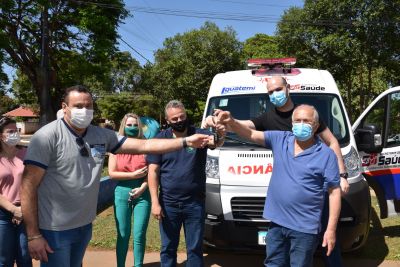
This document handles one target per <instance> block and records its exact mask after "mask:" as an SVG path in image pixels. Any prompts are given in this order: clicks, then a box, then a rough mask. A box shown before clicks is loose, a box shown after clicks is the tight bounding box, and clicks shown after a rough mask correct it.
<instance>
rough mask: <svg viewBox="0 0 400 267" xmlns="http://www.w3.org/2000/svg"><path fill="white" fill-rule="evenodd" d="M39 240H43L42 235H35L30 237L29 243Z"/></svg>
mask: <svg viewBox="0 0 400 267" xmlns="http://www.w3.org/2000/svg"><path fill="white" fill-rule="evenodd" d="M39 238H42V235H40V234H39V235H33V236H28V238H27V239H28V242H30V241H32V240H35V239H39Z"/></svg>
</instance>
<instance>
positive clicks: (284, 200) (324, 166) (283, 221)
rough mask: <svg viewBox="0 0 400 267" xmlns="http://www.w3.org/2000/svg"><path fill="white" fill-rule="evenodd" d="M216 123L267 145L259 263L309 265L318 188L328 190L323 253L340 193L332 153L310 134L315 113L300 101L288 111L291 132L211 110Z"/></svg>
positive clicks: (330, 243) (320, 197)
mask: <svg viewBox="0 0 400 267" xmlns="http://www.w3.org/2000/svg"><path fill="white" fill-rule="evenodd" d="M215 115H217V116H218V118H217V120H216V123H217V124H218V123H221V124H226V126H227V127H229V128H230V129H231V130H232V131H234V132H236V133H237V134H238V135H240V136H242V137H244V138H246V139H248V140H251V141H253V142H255V143H258V144H260V145H263V146H265V147H267V148H269V149H271V150H272V152H273V155H274V170H273V172H272V177H271V181H270V184H269V186H268V192H267V198H266V201H265V206H264V213H263V217H264V218H265V219H267V220H270V225H269V229H268V234H267V247H266V251H267V256H266V259H265V266H268V267H275V266H304V267H309V266H312V260H313V255H314V251H315V249H316V247H317V245H318V241H319V238H318V237H319V232H320V229H321V228H320V227H321V223H320V222H321V213H322V209H323V204H324V191H325V190H328V192H329V220H328V225H327V229H326V231H325V233H323V246H326V247H327V254H328V255H329V254H330V253H331V251H332V249H333V248H334V246H335V242H336V226H337V221H338V218H339V214H340V205H341V196H340V187H339V183H340V182H339V168H338V164H337V157H336V155H335V153H334V152H333V151H332V150H331V149H330V148H329V147H327V146H326V145H325V144H324V143H322V142H321V141H320V139H319V138H317V137H316V135H315V134H316V131H317V129H318V126H319V123H318V121H319V116H318V112H317V111H316V110H315V108H314V107H312V106H309V105H300V106H298V107H296V108H295V110H294V111H293V115H292V131H291V132H290V131H265V132H262V131H256V130H253V129H250V128H249V127H246V126H245V125H243V124H241V123H240V122H238V121H237V120H235V119H234V118H233V117H232V116H231V115H230V113H229V112H226V111H217V112H216V114H215Z"/></svg>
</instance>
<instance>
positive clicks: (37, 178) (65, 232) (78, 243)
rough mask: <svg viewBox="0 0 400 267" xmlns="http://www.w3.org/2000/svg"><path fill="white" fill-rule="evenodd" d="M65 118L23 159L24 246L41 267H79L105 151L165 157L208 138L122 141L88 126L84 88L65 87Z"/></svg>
mask: <svg viewBox="0 0 400 267" xmlns="http://www.w3.org/2000/svg"><path fill="white" fill-rule="evenodd" d="M62 108H63V112H64V117H63V118H62V119H58V120H55V121H53V122H51V123H49V124H47V125H45V126H43V127H42V128H41V129H40V130H38V131H37V132H36V133H35V134H34V135H33V137H32V139H31V141H30V144H29V147H28V152H27V154H26V156H25V160H24V164H25V170H24V173H23V180H22V190H21V206H22V211H23V214H24V215H25V216H24V220H25V225H26V230H27V235H28V247H29V252H30V255H31V257H32V258H33V259H36V260H40V261H41V266H49V267H53V266H54V267H80V266H81V264H82V260H83V256H84V254H85V250H86V247H87V245H88V243H89V241H90V239H91V235H92V221H93V220H94V219H95V217H96V206H97V197H98V193H99V185H100V175H101V172H102V168H103V163H104V159H105V155H106V152H111V153H125V154H126V153H132V154H144V153H165V152H171V151H173V150H177V149H180V148H182V147H186V146H189V147H195V148H197V147H200V148H201V147H204V146H205V145H206V144H207V143H208V136H207V135H200V134H196V135H192V136H188V137H183V138H175V139H169V140H160V139H151V140H142V139H133V138H131V139H126V138H125V137H123V136H119V135H118V134H117V133H115V132H114V131H111V130H109V129H105V128H101V127H97V126H94V125H91V121H92V118H93V98H92V95H91V93H90V92H89V91H88V90H87V89H86V88H85V87H83V86H73V87H70V88H67V89H66V92H65V94H64V100H63V103H62Z"/></svg>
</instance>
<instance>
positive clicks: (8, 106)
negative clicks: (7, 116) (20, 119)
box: [0, 91, 16, 116]
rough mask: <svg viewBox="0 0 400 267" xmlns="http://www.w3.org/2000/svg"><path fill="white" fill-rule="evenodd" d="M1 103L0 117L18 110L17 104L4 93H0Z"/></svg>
mask: <svg viewBox="0 0 400 267" xmlns="http://www.w3.org/2000/svg"><path fill="white" fill-rule="evenodd" d="M0 103H1V105H0V116H1V115H3V114H4V113H7V112H9V111H10V110H13V109H14V108H16V103H15V102H14V100H13V99H12V98H10V97H9V96H7V95H5V94H4V92H1V91H0Z"/></svg>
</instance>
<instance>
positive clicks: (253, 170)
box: [228, 163, 272, 175]
mask: <svg viewBox="0 0 400 267" xmlns="http://www.w3.org/2000/svg"><path fill="white" fill-rule="evenodd" d="M228 172H229V173H231V174H235V175H241V174H269V173H272V164H271V163H268V165H266V166H265V165H244V166H229V167H228Z"/></svg>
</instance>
